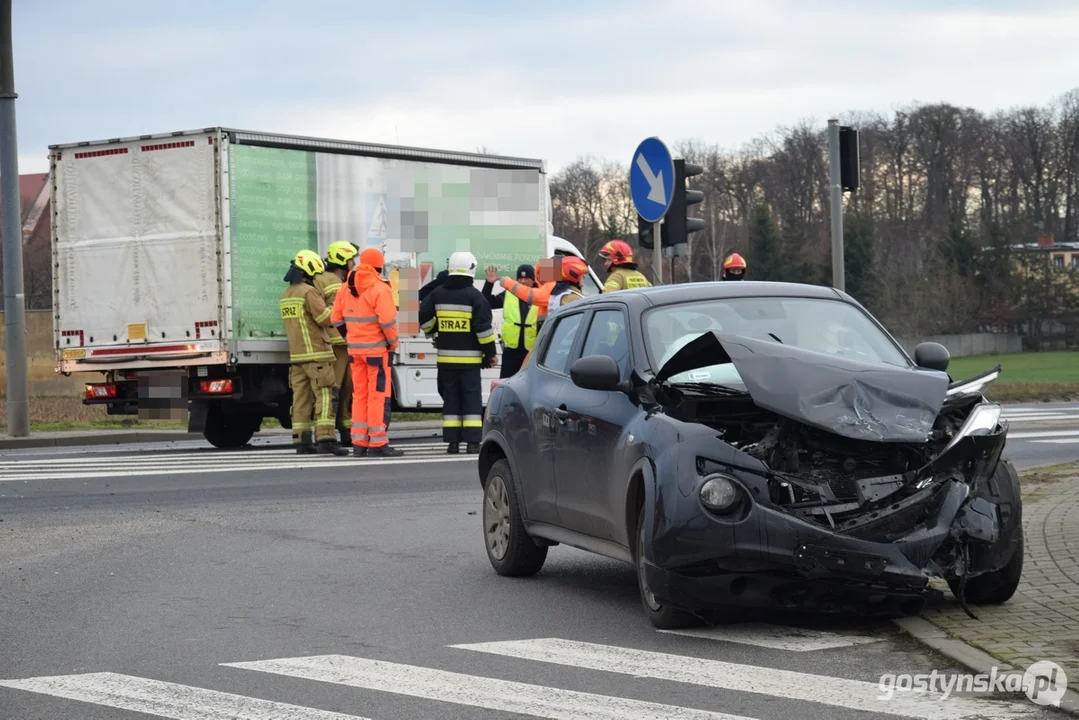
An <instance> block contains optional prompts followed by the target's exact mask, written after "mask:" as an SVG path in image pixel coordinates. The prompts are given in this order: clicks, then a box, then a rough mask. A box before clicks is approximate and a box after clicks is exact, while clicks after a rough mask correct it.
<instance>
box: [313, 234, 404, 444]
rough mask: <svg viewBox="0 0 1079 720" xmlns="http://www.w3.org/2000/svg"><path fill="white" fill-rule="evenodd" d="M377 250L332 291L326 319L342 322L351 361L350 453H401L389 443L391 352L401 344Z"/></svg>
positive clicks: (370, 251)
mask: <svg viewBox="0 0 1079 720" xmlns="http://www.w3.org/2000/svg"><path fill="white" fill-rule="evenodd" d="M383 262H384V260H383V256H382V251H381V250H379V249H378V248H373V247H369V248H367V249H365V250H364V251H363V252H361V253H360V262H359V264H357V265H356V269H355V270H353V271H352V272H350V273H349V274H348V278H347V279H346V280H345V284H344V287H342V288H341V290H340V292H338V293H337V299H336V300H335V301H334V304H333V311H332V313H331V315H330V320H331V322H333V324H334V325H338V324H340V323H342V322H343V323H345V340H346V342H347V345H348V354H349V357H350V358H351V365H352V452H353V454H355V455H359V456H361V457H362V456H368V457H397V456H399V455H404V452H403V451H402V450H400V449H398V448H393V447H390V444H389V437H388V436H387V434H386V429H387V427H388V426H389V424H390V405H391V402H392V400H391V398H392V397H393V394H392V390H391V387H390V380H391V372H390V353H392V352H396V351H397V348H398V347H399V346H400V342H399V340H398V335H397V306H396V305H394V302H393V290H392V289H390V284H389V282H387V281H386V280H385V279H383V277H382V265H383Z"/></svg>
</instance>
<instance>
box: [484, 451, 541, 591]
mask: <svg viewBox="0 0 1079 720" xmlns="http://www.w3.org/2000/svg"><path fill="white" fill-rule="evenodd" d="M483 540H484V547H486V548H487V559H488V560H490V561H491V566H492V567H493V568H494V569H495V572H497V573H498V574H499V575H506V576H510V577H522V576H527V575H535V574H536V573H538V572H539V571H540V569H541V568H542V567H543V563H544V562H545V561H546V560H547V547H546V546H541V545H537V544H536V543H535V542H533V540H532V538H531V536H529V534H528V533H527V532H525V527H524V521H523V520H522V519H521V506H520V500H519V499H518V497H517V492H516V489H515V487H514V484H513V471H512V470H511V469H510V464H509V462H508V461H507V460H506V459H505V458H503V459H501V460H498V461H497V462H496V463H495V464H494V465H492V466H491V469H490V471H488V473H487V479H486V480H485V481H484V483H483Z"/></svg>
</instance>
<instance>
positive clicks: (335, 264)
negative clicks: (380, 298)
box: [315, 240, 360, 447]
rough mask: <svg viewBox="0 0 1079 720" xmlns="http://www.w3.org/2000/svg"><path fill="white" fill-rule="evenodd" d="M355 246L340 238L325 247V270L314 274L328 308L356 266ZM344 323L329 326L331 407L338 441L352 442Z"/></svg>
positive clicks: (350, 382)
mask: <svg viewBox="0 0 1079 720" xmlns="http://www.w3.org/2000/svg"><path fill="white" fill-rule="evenodd" d="M359 251H360V250H359V248H358V247H356V246H355V245H353V244H352V243H350V242H347V241H345V240H341V241H338V242H335V243H331V244H330V246H329V247H328V248H326V258H325V264H326V270H325V271H324V272H321V273H319V274H318V275H316V276H315V287H316V288H318V289H319V291H320V292H321V293H322V297H323V299H324V300H325V301H326V305H327V306H328V307H331V308H332V307H333V304H334V300H335V299H336V298H337V291H338V290H340V289H341V285H342V284H343V283H344V281H345V278H346V277H348V273H349V271H350V270H352V268H354V267H355V266H356V260H355V258H356V255H357V254H358V253H359ZM344 329H345V324H344V323H341V324H340V325H331V326H330V329H329V335H330V344H331V345H333V352H334V357H335V360H334V394H335V397H334V408H335V411H336V413H337V431H338V433H339V434H340V436H341V444H342V445H343V446H345V447H349V446H351V445H352V434H351V429H352V373H351V372H349V369H348V347H347V346H346V343H345V336H344Z"/></svg>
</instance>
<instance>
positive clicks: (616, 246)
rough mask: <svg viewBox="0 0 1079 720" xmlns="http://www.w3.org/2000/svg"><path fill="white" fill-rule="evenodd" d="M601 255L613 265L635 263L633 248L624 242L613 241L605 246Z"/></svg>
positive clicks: (600, 252)
mask: <svg viewBox="0 0 1079 720" xmlns="http://www.w3.org/2000/svg"><path fill="white" fill-rule="evenodd" d="M599 254H600V257H602V258H603V259H604V260H610V261H611V264H613V265H625V264H626V263H631V262H633V248H631V247H630V246H629V243H627V242H626V241H624V240H611V241H610V242H609V243H607V244H606V245H604V246H603V249H602V250H600V251H599Z"/></svg>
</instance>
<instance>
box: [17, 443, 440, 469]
mask: <svg viewBox="0 0 1079 720" xmlns="http://www.w3.org/2000/svg"><path fill="white" fill-rule="evenodd" d="M394 447H399V448H401V449H403V450H404V451H405V452H406V453H408V452H422V453H427V454H431V453H441V454H443V455H445V454H446V445H445V444H444V443H438V444H435V443H416V444H411V445H394ZM282 457H294V458H295V457H305V458H307V459H309V460H337V461H340V460H341V459H342V458H337V457H334V456H331V455H297V454H296V450H295V449H294V448H291V447H288V448H281V449H276V448H275V449H273V450H225V451H213V450H200V451H198V452H179V453H124V454H119V455H113V456H110V457H87V456H82V457H63V458H52V457H47V458H40V457H39V458H37V459H24V460H6V461H2V462H0V468H2V467H21V466H30V465H49V466H61V465H62V466H70V465H99V464H101V463H102V462H110V461H133V462H143V463H158V462H161V461H163V460H168V461H178V462H184V463H202V462H215V463H216V462H221V463H229V462H252V461H257V460H266V461H276V459H278V458H282ZM356 459H357V460H366V459H368V458H356ZM375 459H377V458H375Z"/></svg>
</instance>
